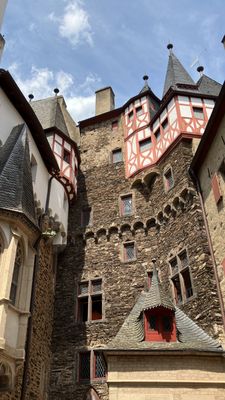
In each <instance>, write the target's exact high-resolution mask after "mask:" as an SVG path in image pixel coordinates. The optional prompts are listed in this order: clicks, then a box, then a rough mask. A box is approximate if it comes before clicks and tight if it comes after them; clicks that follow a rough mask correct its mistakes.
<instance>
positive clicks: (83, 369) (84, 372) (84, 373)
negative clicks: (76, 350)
mask: <svg viewBox="0 0 225 400" xmlns="http://www.w3.org/2000/svg"><path fill="white" fill-rule="evenodd" d="M79 359H80V360H79V361H80V362H79V364H80V365H79V378H80V380H81V381H90V352H86V353H80V354H79Z"/></svg>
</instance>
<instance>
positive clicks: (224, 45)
mask: <svg viewBox="0 0 225 400" xmlns="http://www.w3.org/2000/svg"><path fill="white" fill-rule="evenodd" d="M221 43H223V47H224V48H225V35H224V37H223V39H222V40H221Z"/></svg>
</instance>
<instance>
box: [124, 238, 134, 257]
mask: <svg viewBox="0 0 225 400" xmlns="http://www.w3.org/2000/svg"><path fill="white" fill-rule="evenodd" d="M133 260H136V249H135V243H134V242H127V243H124V244H123V261H125V262H126V261H133Z"/></svg>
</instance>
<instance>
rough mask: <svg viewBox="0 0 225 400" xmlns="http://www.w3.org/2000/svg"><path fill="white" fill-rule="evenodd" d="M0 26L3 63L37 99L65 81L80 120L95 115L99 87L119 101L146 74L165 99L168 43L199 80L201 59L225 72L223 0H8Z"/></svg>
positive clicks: (220, 76)
mask: <svg viewBox="0 0 225 400" xmlns="http://www.w3.org/2000/svg"><path fill="white" fill-rule="evenodd" d="M0 1H2V0H0ZM2 33H3V34H4V37H5V39H6V47H5V51H4V54H3V58H2V61H1V68H5V69H8V70H9V71H10V72H11V74H12V76H13V77H14V79H15V80H16V82H17V84H18V85H19V87H20V89H21V90H22V92H23V93H24V95H25V96H26V97H27V96H28V94H30V93H32V94H33V95H34V100H38V99H40V98H44V97H49V96H52V95H53V94H54V93H53V90H54V88H55V87H57V88H59V90H60V94H61V95H63V96H64V98H65V100H66V103H67V107H68V110H69V111H70V112H71V114H72V116H73V118H74V119H75V121H80V120H82V119H85V118H88V117H90V116H93V115H94V108H95V91H96V90H98V89H100V88H102V87H106V86H111V87H112V88H113V91H114V93H115V100H116V107H120V106H121V105H123V104H124V103H125V102H126V101H127V100H128V99H129V98H131V97H133V96H135V95H136V94H138V92H139V91H140V90H141V89H142V87H143V84H144V82H143V80H142V77H143V75H145V74H147V75H148V76H149V82H148V83H149V86H150V87H151V89H152V90H153V92H154V93H155V94H156V95H157V96H158V97H159V98H161V97H162V91H163V85H164V79H165V73H166V68H167V62H168V50H167V44H168V43H173V45H174V48H173V51H174V53H175V54H176V56H177V57H178V58H179V60H180V61H181V62H182V63H183V65H184V66H185V68H186V69H187V71H188V72H189V73H190V75H191V76H192V78H193V79H194V80H195V81H196V80H197V79H198V78H199V74H198V73H197V71H196V68H197V66H198V65H203V66H204V68H205V70H204V73H205V74H206V75H208V76H210V77H211V78H213V79H215V80H216V81H218V82H220V83H223V81H224V77H225V49H224V48H223V46H222V44H221V39H222V37H223V36H224V34H225V7H224V0H138V1H137V0H136V1H134V0H8V5H7V8H6V12H5V16H4V23H3V27H2ZM193 64H194V65H193Z"/></svg>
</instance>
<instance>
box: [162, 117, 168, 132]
mask: <svg viewBox="0 0 225 400" xmlns="http://www.w3.org/2000/svg"><path fill="white" fill-rule="evenodd" d="M168 126H169V124H168V118H166V119H164V121H163V122H162V128H163V130H164V131H166V129H167V128H168Z"/></svg>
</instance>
